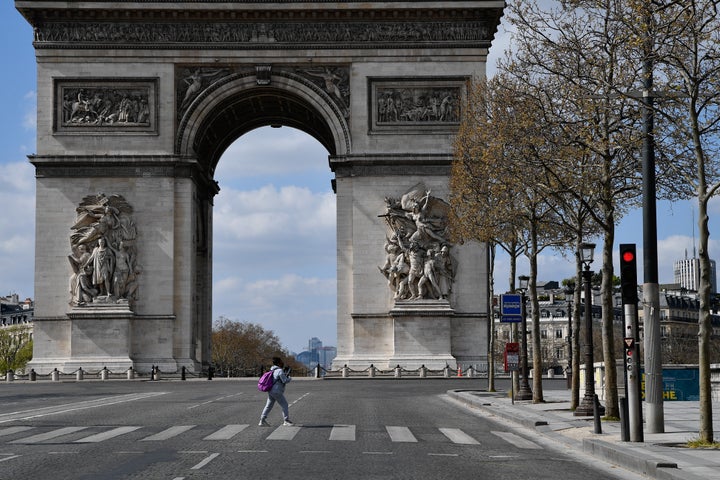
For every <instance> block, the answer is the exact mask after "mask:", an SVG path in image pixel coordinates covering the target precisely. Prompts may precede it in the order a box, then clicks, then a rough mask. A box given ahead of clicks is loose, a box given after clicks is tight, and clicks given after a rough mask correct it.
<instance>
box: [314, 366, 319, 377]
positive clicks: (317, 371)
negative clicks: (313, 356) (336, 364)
mask: <svg viewBox="0 0 720 480" xmlns="http://www.w3.org/2000/svg"><path fill="white" fill-rule="evenodd" d="M315 378H320V364H319V363H318V364H317V365H315Z"/></svg>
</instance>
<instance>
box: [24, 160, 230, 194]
mask: <svg viewBox="0 0 720 480" xmlns="http://www.w3.org/2000/svg"><path fill="white" fill-rule="evenodd" d="M28 158H29V160H30V163H32V164H33V165H34V166H35V176H36V177H46V178H75V177H170V178H190V179H192V180H194V181H195V182H196V183H197V184H198V185H200V186H202V187H203V188H205V189H207V190H208V192H209V193H210V194H211V195H216V194H217V193H218V192H219V191H220V188H219V187H218V184H217V182H215V181H214V180H213V179H212V178H209V177H208V176H207V174H206V173H205V170H204V169H202V168H201V166H200V164H199V163H198V162H197V160H196V159H194V158H184V157H181V156H177V155H31V156H29V157H28Z"/></svg>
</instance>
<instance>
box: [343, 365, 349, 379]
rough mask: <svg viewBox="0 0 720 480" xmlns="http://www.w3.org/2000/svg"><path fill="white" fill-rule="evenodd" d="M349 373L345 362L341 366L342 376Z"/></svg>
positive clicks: (345, 376) (346, 375) (344, 376)
mask: <svg viewBox="0 0 720 480" xmlns="http://www.w3.org/2000/svg"><path fill="white" fill-rule="evenodd" d="M349 375H350V373H349V372H348V366H347V364H345V365H343V368H342V378H347V377H348V376H349Z"/></svg>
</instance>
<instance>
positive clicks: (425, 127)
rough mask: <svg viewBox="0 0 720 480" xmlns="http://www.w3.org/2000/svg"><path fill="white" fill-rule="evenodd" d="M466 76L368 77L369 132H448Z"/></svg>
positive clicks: (453, 126)
mask: <svg viewBox="0 0 720 480" xmlns="http://www.w3.org/2000/svg"><path fill="white" fill-rule="evenodd" d="M468 80H469V79H468V78H467V77H447V78H418V77H414V78H413V77H410V78H368V98H369V105H368V108H369V116H370V118H371V124H370V133H398V132H399V131H400V132H402V133H422V134H426V133H443V132H445V133H451V132H455V131H456V130H457V128H458V127H459V125H460V116H461V105H462V102H463V99H464V98H465V85H466V83H467V81H468Z"/></svg>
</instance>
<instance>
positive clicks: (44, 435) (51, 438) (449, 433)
mask: <svg viewBox="0 0 720 480" xmlns="http://www.w3.org/2000/svg"><path fill="white" fill-rule="evenodd" d="M197 427H198V426H197V425H173V426H170V427H168V428H165V429H163V430H160V431H157V432H150V431H148V430H149V428H148V427H143V426H138V425H129V426H121V427H89V426H67V427H61V428H54V429H50V430H44V429H43V427H30V426H10V427H4V428H0V442H4V443H7V444H14V445H34V444H43V443H52V442H57V441H61V440H62V441H65V442H67V443H75V444H93V443H100V442H105V441H109V440H112V439H117V438H119V437H123V436H125V435H129V434H132V433H134V432H137V433H139V434H140V436H139V437H137V438H134V439H133V441H139V442H162V441H166V440H170V439H172V438H175V437H179V436H181V435H187V434H193V433H194V431H197V430H196V428H197ZM249 427H250V425H248V424H229V425H224V426H222V427H220V428H217V429H216V430H214V431H212V432H211V433H209V434H207V431H205V432H204V433H202V434H200V437H201V438H202V440H205V441H210V442H217V441H229V440H233V439H236V438H242V434H243V433H247V432H253V431H255V430H254V429H252V428H249ZM306 427H308V428H306V429H307V430H313V431H317V430H328V429H329V433H328V434H326V435H327V438H326V440H327V441H330V442H355V441H358V431H359V429H358V426H357V425H340V424H337V425H332V426H329V425H328V426H322V427H327V428H320V429H319V428H318V426H310V425H308V426H306ZM310 427H312V428H310ZM256 428H258V429H259V430H257V431H260V432H262V436H264V439H265V440H268V441H288V442H289V441H293V440H295V439H296V438H297V436H298V434H299V433H300V432H302V431H303V426H302V425H294V426H279V427H276V428H271V429H267V428H263V427H256ZM41 430H42V431H41ZM98 430H100V431H98ZM198 430H201V429H198ZM202 430H206V429H202ZM433 430H437V432H439V433H440V434H442V438H444V439H445V441H447V442H449V443H451V444H456V445H480V444H481V442H480V440H478V439H477V438H475V437H473V436H472V435H470V434H468V433H466V432H464V431H463V430H462V429H460V428H442V427H438V428H433ZM384 432H385V433H386V434H387V439H388V440H389V441H390V442H392V443H420V442H422V441H423V440H422V436H421V437H420V438H418V435H416V434H415V433H413V430H412V429H411V428H410V427H406V426H397V425H387V426H384ZM491 433H492V434H493V435H495V436H496V437H498V438H501V439H502V440H504V441H506V442H507V443H510V444H512V445H514V446H515V447H517V448H521V449H539V448H542V447H540V446H539V445H537V444H536V443H534V442H532V441H530V440H527V439H525V438H523V437H520V436H518V435H516V434H514V433H511V432H500V431H492V432H491ZM84 434H87V435H84ZM69 436H74V437H77V436H79V437H80V438H74V439H70V440H68V439H66V438H63V437H69ZM253 438H254V437H253Z"/></svg>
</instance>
